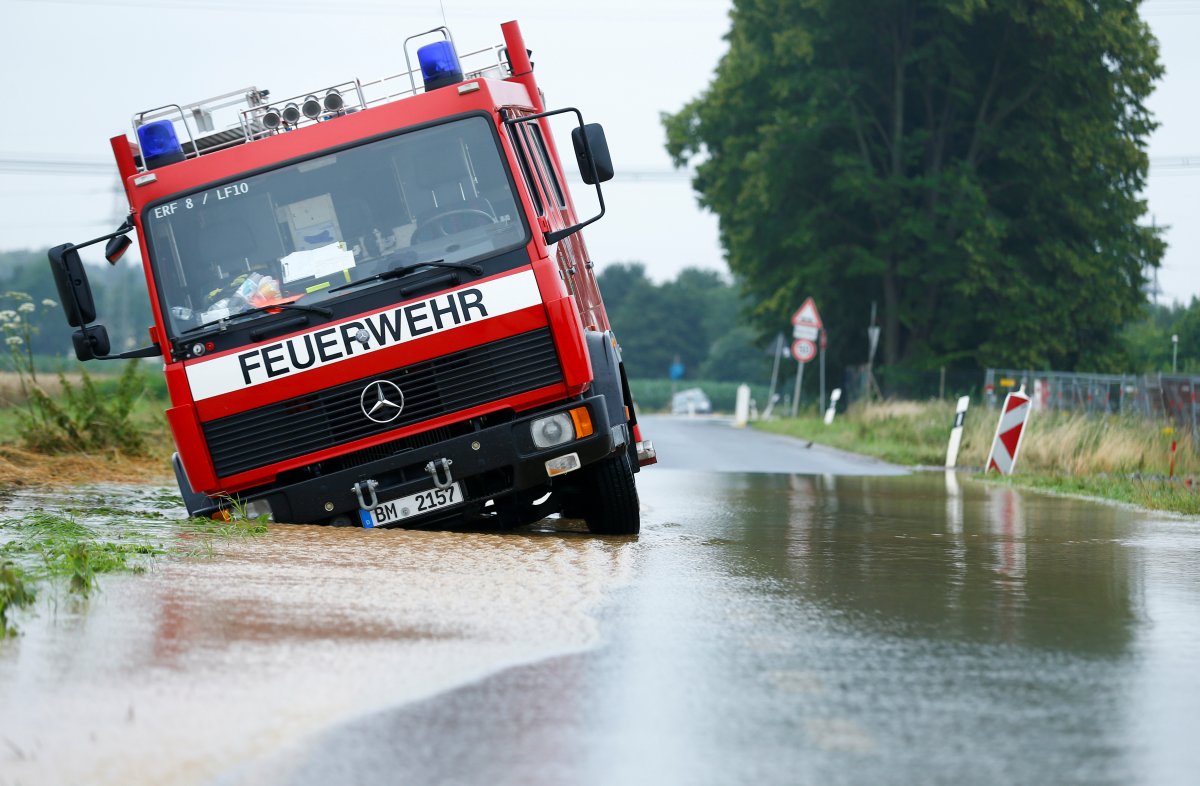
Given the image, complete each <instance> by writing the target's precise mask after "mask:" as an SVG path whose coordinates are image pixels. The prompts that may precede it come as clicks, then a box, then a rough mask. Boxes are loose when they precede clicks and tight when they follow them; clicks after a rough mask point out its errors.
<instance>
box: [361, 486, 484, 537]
mask: <svg viewBox="0 0 1200 786" xmlns="http://www.w3.org/2000/svg"><path fill="white" fill-rule="evenodd" d="M462 501H463V491H462V486H460V485H459V484H458V483H451V484H450V485H449V486H447V487H446V488H444V489H429V490H428V491H421V492H418V493H416V494H410V495H408V496H407V497H401V498H400V499H393V500H390V501H388V502H380V503H379V504H378V505H376V506H375V507H373V508H371V509H370V510H362V509H359V511H358V517H359V518H360V519H362V525H363V526H364V527H382V526H384V525H385V524H395V523H396V522H397V521H404V520H405V519H411V518H415V517H417V516H424V515H425V514H426V513H432V512H433V511H435V510H441V509H442V508H449V507H453V506H454V505H457V504H459V503H460V502H462Z"/></svg>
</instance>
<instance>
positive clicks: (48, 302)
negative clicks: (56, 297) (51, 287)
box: [42, 298, 58, 308]
mask: <svg viewBox="0 0 1200 786" xmlns="http://www.w3.org/2000/svg"><path fill="white" fill-rule="evenodd" d="M42 305H43V306H45V307H46V308H54V307H55V306H57V305H58V303H56V302H54V301H53V300H51V299H50V298H46V299H45V300H43V301H42Z"/></svg>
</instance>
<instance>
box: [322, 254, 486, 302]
mask: <svg viewBox="0 0 1200 786" xmlns="http://www.w3.org/2000/svg"><path fill="white" fill-rule="evenodd" d="M425 267H448V268H451V269H453V270H466V271H467V272H468V273H473V274H475V275H477V276H482V275H483V268H481V267H480V266H479V265H472V264H470V263H469V262H447V261H446V260H444V259H431V260H429V261H427V262H413V263H411V264H408V265H397V266H396V267H393V268H389V269H388V270H385V271H383V272H382V273H376V274H375V275H373V276H367V277H366V278H360V279H359V280H358V281H351V282H350V283H348V284H339V285H338V286H336V287H334V288H333V289H331V290H329V292H330V294H332V293H334V292H338V291H340V290H343V289H349V288H350V287H356V286H358V285H360V284H367V283H370V282H372V281H387V280H388V279H391V278H400V277H401V276H406V275H408V274H409V273H412V272H414V271H417V270H420V269H421V268H425Z"/></svg>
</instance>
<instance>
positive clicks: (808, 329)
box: [792, 325, 821, 341]
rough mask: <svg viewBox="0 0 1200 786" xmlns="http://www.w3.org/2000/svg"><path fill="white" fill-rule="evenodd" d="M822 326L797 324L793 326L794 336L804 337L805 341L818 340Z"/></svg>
mask: <svg viewBox="0 0 1200 786" xmlns="http://www.w3.org/2000/svg"><path fill="white" fill-rule="evenodd" d="M820 332H821V328H818V327H813V326H812V325H796V326H795V327H793V328H792V338H802V339H804V340H805V341H816V340H817V336H818V335H819V334H820Z"/></svg>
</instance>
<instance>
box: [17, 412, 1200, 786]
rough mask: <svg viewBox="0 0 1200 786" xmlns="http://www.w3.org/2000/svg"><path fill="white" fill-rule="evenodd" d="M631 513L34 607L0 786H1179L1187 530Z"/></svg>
mask: <svg viewBox="0 0 1200 786" xmlns="http://www.w3.org/2000/svg"><path fill="white" fill-rule="evenodd" d="M722 438H727V437H724V436H722ZM659 449H660V452H662V447H661V446H660V447H659ZM639 486H640V489H641V494H642V498H643V534H642V535H641V536H640V537H638V538H592V537H589V536H586V535H583V534H581V533H580V532H578V531H577V530H578V528H577V527H576V526H575V522H554V521H549V522H543V523H542V524H540V525H535V526H534V527H532V528H530V529H528V530H525V531H521V532H515V533H500V534H488V533H466V532H462V533H457V532H449V533H447V532H412V531H364V530H353V529H322V528H317V527H288V526H272V527H271V529H270V532H269V534H268V535H265V536H262V537H258V538H242V539H234V540H229V541H222V542H220V543H218V544H217V546H216V553H215V554H214V555H213V556H212V557H209V558H204V557H200V558H197V557H189V558H179V557H171V558H166V559H161V560H159V561H157V562H156V563H155V565H154V567H153V568H152V569H151V571H150V572H149V573H147V574H145V575H134V576H108V577H104V579H103V580H102V587H103V591H102V592H101V593H99V594H98V595H96V596H94V597H93V598H92V599H91V600H90V601H88V602H86V603H81V602H76V601H72V600H71V599H70V598H69V597H67V596H65V595H60V596H59V597H58V598H57V599H56V600H52V601H48V602H44V603H42V604H40V605H39V607H38V608H37V610H36V612H35V613H33V614H32V615H30V614H23V615H22V616H20V617H19V618H18V623H19V624H20V626H21V629H22V631H23V635H22V636H21V637H20V638H19V639H17V640H15V641H13V640H10V641H9V642H6V643H3V644H0V783H24V784H34V783H55V784H70V783H121V784H128V783H156V784H157V783H245V784H257V783H287V784H301V783H304V784H307V783H312V784H317V783H321V784H328V783H365V782H397V783H400V782H415V783H485V782H486V783H489V784H490V783H498V784H510V783H511V784H547V785H548V784H562V783H572V784H611V783H653V784H710V783H711V784H728V783H743V782H747V783H748V782H754V783H760V784H793V783H803V784H809V783H811V784H884V783H886V784H941V783H946V784H950V783H954V784H962V783H971V784H990V783H995V784H1009V783H1022V784H1041V783H1044V784H1109V783H1111V784H1192V783H1195V782H1196V773H1197V772H1200V746H1198V745H1196V740H1197V739H1198V738H1200V731H1198V729H1200V725H1198V721H1197V719H1198V718H1200V524H1198V523H1197V521H1196V520H1195V519H1184V518H1173V517H1169V516H1154V515H1149V514H1145V513H1139V512H1135V511H1130V510H1126V509H1122V508H1119V507H1115V506H1105V505H1099V504H1094V503H1089V502H1084V501H1079V500H1073V499H1065V498H1057V497H1050V496H1044V495H1038V494H1031V493H1022V492H1018V491H1015V490H1012V489H1009V488H1005V487H997V486H990V485H984V484H980V483H977V482H971V481H967V480H960V479H958V478H955V477H954V476H950V477H949V478H946V477H943V476H942V475H941V474H940V473H938V474H919V475H915V476H907V477H850V476H845V477H834V476H820V475H795V474H769V473H714V472H700V471H693V470H684V469H671V468H670V466H669V465H668V466H664V467H660V468H655V469H653V470H649V471H647V472H644V473H642V474H641V475H640V476H639ZM88 493H93V494H94V493H97V492H88ZM99 493H102V494H104V495H105V496H106V497H107V498H109V499H115V500H118V501H120V500H121V499H128V497H129V495H131V494H134V493H138V494H145V493H146V492H145V491H144V490H136V491H135V490H131V489H129V488H128V487H126V488H115V487H114V488H108V489H101V490H100V492H99ZM52 502H53V501H50V500H47V499H45V498H44V497H42V498H37V499H34V498H31V497H30V496H29V495H22V496H18V497H16V498H14V499H12V500H9V501H8V502H7V503H6V508H7V511H12V510H13V509H14V508H21V507H23V506H26V507H28V506H36V505H47V504H51V503H52ZM5 515H11V513H10V512H6V513H5ZM144 526H145V527H146V528H147V530H148V531H151V532H153V531H155V527H158V528H159V530H158V531H160V532H161V533H162V537H163V538H169V537H182V536H179V535H177V534H173V531H172V525H171V524H170V523H168V522H161V521H160V522H157V523H156V522H155V521H154V520H147V521H145V522H144Z"/></svg>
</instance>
